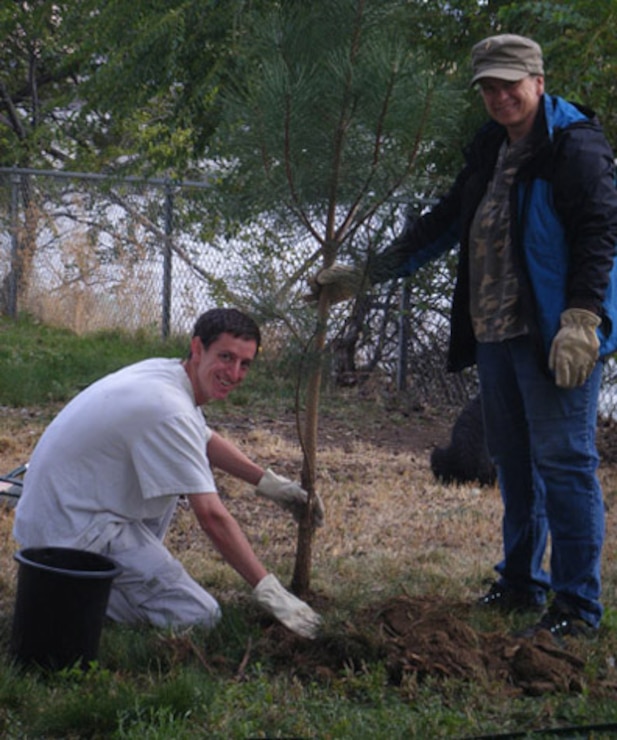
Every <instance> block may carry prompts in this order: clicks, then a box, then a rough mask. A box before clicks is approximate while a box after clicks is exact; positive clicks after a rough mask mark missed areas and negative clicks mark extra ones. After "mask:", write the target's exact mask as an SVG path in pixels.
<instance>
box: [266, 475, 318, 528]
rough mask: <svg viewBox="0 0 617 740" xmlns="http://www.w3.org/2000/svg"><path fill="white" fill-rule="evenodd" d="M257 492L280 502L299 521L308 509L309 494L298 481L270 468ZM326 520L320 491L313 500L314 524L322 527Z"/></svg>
mask: <svg viewBox="0 0 617 740" xmlns="http://www.w3.org/2000/svg"><path fill="white" fill-rule="evenodd" d="M255 492H256V493H257V494H258V495H259V496H263V497H264V498H268V499H270V501H274V503H275V504H278V505H279V506H280V507H281V508H283V509H286V510H287V511H290V512H291V514H292V515H293V518H294V519H295V520H296V521H297V522H299V521H300V520H301V519H302V515H303V514H304V512H305V510H306V502H307V501H308V494H307V492H306V491H305V490H304V488H302V487H301V486H299V485H298V484H297V483H294V482H293V481H290V480H289V479H288V478H283V476H282V475H277V474H276V473H274V472H273V471H272V470H270V469H268V470H266V472H265V473H264V474H263V475H262V476H261V480H260V481H259V483H258V484H257V488H256V489H255ZM323 522H324V507H323V502H322V500H321V498H320V497H319V494H318V493H315V498H314V500H313V525H314V526H316V527H321V526H322V524H323Z"/></svg>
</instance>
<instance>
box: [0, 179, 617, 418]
mask: <svg viewBox="0 0 617 740" xmlns="http://www.w3.org/2000/svg"><path fill="white" fill-rule="evenodd" d="M209 191H210V186H209V185H208V184H206V183H195V182H189V183H186V182H185V183H177V182H169V181H165V180H156V179H150V180H145V179H140V178H125V179H112V178H108V177H105V176H102V175H93V174H83V173H65V172H49V171H37V170H25V169H0V260H1V261H0V264H1V267H0V280H1V283H0V309H1V311H2V313H4V314H8V315H12V316H16V315H17V314H18V313H19V312H26V313H29V314H31V315H33V316H35V317H37V318H38V319H40V320H41V321H43V322H45V323H50V324H54V325H60V326H64V327H67V328H69V329H72V330H73V331H76V332H78V333H86V332H92V331H97V330H101V329H115V328H120V329H123V330H128V331H137V330H149V331H153V332H159V333H160V334H161V335H162V336H168V335H169V334H180V335H181V334H187V333H188V332H190V330H191V328H192V325H193V322H194V320H195V318H196V316H197V315H198V314H199V313H201V312H202V311H204V310H206V309H208V308H211V307H213V306H220V305H236V306H238V307H240V308H242V309H244V310H247V311H249V312H251V313H253V314H254V315H256V317H257V318H258V319H259V320H260V323H262V326H263V325H264V323H265V335H266V336H267V337H268V338H269V341H270V343H271V345H272V346H274V347H278V348H279V350H280V352H281V353H284V352H290V351H292V349H293V348H295V349H296V350H297V351H298V352H299V351H300V348H301V346H302V344H303V343H304V341H305V340H304V339H303V337H306V336H307V335H310V333H311V331H312V327H313V324H314V320H315V319H314V313H313V311H312V309H311V308H310V307H308V306H307V305H306V303H305V302H304V301H302V299H301V296H302V295H303V294H304V293H306V277H307V270H309V269H312V268H311V265H312V258H311V254H312V253H313V249H314V245H313V246H310V245H306V244H303V243H302V242H301V241H299V240H297V239H294V241H293V244H294V247H293V249H290V248H289V247H288V246H287V244H288V243H290V242H289V241H287V242H286V240H285V238H284V236H283V235H282V234H281V233H280V232H279V233H277V229H276V228H274V227H273V225H272V224H271V223H270V224H262V225H257V226H255V225H254V226H253V227H251V228H250V229H248V230H247V231H246V232H244V233H243V234H242V233H240V234H239V233H234V235H233V238H232V237H230V236H229V235H226V236H221V234H220V229H219V228H215V226H219V224H215V223H214V221H215V219H216V216H215V215H214V214H213V212H212V210H211V208H210V205H209V204H210V203H211V192H209ZM453 269H454V258H450V259H444V260H440V261H437V262H436V263H434V264H431V265H429V266H427V267H425V268H423V270H421V271H420V273H418V275H416V276H414V277H413V278H412V279H411V280H410V281H409V282H408V283H407V284H406V285H405V286H401V285H400V284H390V285H389V286H387V287H383V288H380V289H379V290H377V291H372V292H371V293H369V294H367V295H365V296H361V297H360V298H359V299H358V300H357V301H355V303H353V305H351V306H350V305H349V304H346V305H344V306H342V307H341V306H336V307H334V309H333V311H332V316H331V329H330V344H329V347H328V351H329V358H330V363H329V368H330V378H331V381H332V382H333V383H336V384H339V385H349V384H356V383H362V382H365V380H366V379H367V378H369V377H371V376H374V375H375V374H379V375H380V376H381V377H384V376H385V377H386V378H387V379H388V381H389V382H390V383H391V384H393V385H395V386H396V389H397V390H399V391H401V390H404V391H407V392H408V393H409V394H410V395H411V396H413V398H415V399H417V400H418V401H419V402H421V403H428V404H431V405H433V406H441V407H448V408H458V407H460V406H462V405H463V404H464V403H465V401H466V400H467V399H468V398H469V397H470V396H472V395H473V394H475V393H476V392H477V378H476V375H475V372H474V371H473V370H471V371H469V372H466V373H462V374H456V375H453V374H449V373H446V372H445V364H446V363H445V357H446V347H447V343H448V334H449V320H448V314H449V305H450V296H451V290H452V285H453V278H454V273H453ZM601 414H602V415H603V416H605V417H608V418H613V417H615V416H616V415H617V365H616V364H615V361H614V360H613V359H611V360H609V361H608V362H607V363H606V366H605V375H604V382H603V388H602V398H601Z"/></svg>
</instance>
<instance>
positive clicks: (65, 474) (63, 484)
mask: <svg viewBox="0 0 617 740" xmlns="http://www.w3.org/2000/svg"><path fill="white" fill-rule="evenodd" d="M210 436H211V431H210V429H209V428H208V426H207V425H206V421H205V419H204V416H203V413H202V411H201V409H200V408H199V407H197V406H196V405H195V397H194V394H193V389H192V386H191V383H190V380H189V378H188V376H187V374H186V371H185V369H184V367H183V366H182V364H181V362H180V360H177V359H166V358H155V359H150V360H145V361H143V362H138V363H136V364H134V365H130V366H129V367H126V368H123V369H122V370H119V371H118V372H116V373H112V374H111V375H108V376H106V377H104V378H102V379H101V380H98V381H97V382H95V383H93V384H92V385H91V386H90V387H88V388H86V390H84V391H82V392H81V393H80V394H79V395H78V396H76V397H75V398H74V399H73V400H72V401H71V402H70V403H69V404H68V405H67V406H66V407H65V408H64V409H63V410H62V411H61V412H60V414H58V416H57V417H56V418H55V419H54V420H53V422H52V423H51V424H50V425H49V426H48V427H47V429H46V430H45V432H44V433H43V435H42V437H41V439H40V440H39V442H38V444H37V445H36V448H35V450H34V452H33V454H32V457H31V459H30V462H29V466H28V471H27V473H26V476H25V478H24V486H23V490H22V495H21V497H20V499H19V503H18V505H17V508H16V510H15V524H14V529H13V534H14V536H15V538H16V539H17V541H18V542H19V543H20V545H21V546H22V547H39V546H45V545H48V546H49V545H53V546H63V547H77V548H89V549H96V548H98V547H99V546H101V544H102V540H105V539H107V540H108V539H111V538H112V537H113V536H114V535H115V533H117V531H118V527H121V526H122V525H123V524H124V523H126V522H134V521H141V522H143V523H145V524H147V525H148V526H149V527H150V529H152V531H154V532H157V531H159V530H160V529H161V527H164V526H165V523H166V521H168V520H169V518H170V516H171V513H172V511H173V508H174V507H175V505H176V501H177V497H178V495H182V494H191V493H207V492H214V491H216V486H215V483H214V478H213V475H212V471H211V469H210V464H209V462H208V458H207V455H206V446H207V444H208V441H209V439H210Z"/></svg>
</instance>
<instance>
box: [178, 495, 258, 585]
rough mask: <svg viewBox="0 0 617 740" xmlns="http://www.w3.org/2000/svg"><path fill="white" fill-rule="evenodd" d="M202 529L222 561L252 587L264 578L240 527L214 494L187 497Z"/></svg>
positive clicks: (255, 556)
mask: <svg viewBox="0 0 617 740" xmlns="http://www.w3.org/2000/svg"><path fill="white" fill-rule="evenodd" d="M188 499H189V502H190V505H191V508H192V509H193V511H194V513H195V516H196V517H197V520H198V521H199V524H200V526H201V528H202V529H203V530H204V532H205V533H206V534H207V535H208V537H209V538H210V540H211V541H212V544H213V545H214V546H215V547H216V549H217V550H218V551H219V552H220V553H221V555H222V556H223V557H224V558H225V560H226V561H227V562H228V563H229V565H231V567H232V568H233V569H234V570H236V571H237V572H238V573H239V574H240V575H241V576H242V578H244V580H245V581H246V582H247V583H248V584H249V586H251V587H252V588H255V586H256V585H257V584H258V583H259V581H261V579H262V578H264V577H265V576H266V575H267V571H266V569H265V568H264V566H263V565H262V564H261V562H260V561H259V559H258V558H257V555H255V552H254V551H253V548H252V547H251V545H250V543H249V541H248V540H247V539H246V537H245V535H244V533H243V532H242V530H241V529H240V525H239V524H238V522H236V520H235V519H234V518H233V516H232V515H231V514H230V513H229V511H228V510H227V508H226V507H225V504H223V502H222V501H221V499H220V498H219V495H218V494H217V493H201V494H191V495H190V496H188Z"/></svg>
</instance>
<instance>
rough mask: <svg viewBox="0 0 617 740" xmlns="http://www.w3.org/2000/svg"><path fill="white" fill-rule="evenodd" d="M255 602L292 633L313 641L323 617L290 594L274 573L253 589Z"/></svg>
mask: <svg viewBox="0 0 617 740" xmlns="http://www.w3.org/2000/svg"><path fill="white" fill-rule="evenodd" d="M253 597H254V598H255V601H257V603H258V604H259V605H260V606H262V607H263V608H264V609H265V610H266V611H267V612H269V613H270V614H272V616H274V617H276V618H277V619H278V620H279V622H281V623H282V624H284V625H285V627H287V628H288V629H290V630H291V631H292V632H295V633H296V634H297V635H300V636H301V637H308V638H309V639H311V640H313V639H315V637H316V636H317V630H318V629H319V625H320V624H321V617H320V616H319V614H317V612H314V611H313V610H312V609H311V607H310V606H309V605H308V604H305V603H304V601H302V600H301V599H299V598H298V597H297V596H294V595H293V594H291V593H289V591H287V590H285V589H284V588H283V586H282V585H281V582H280V581H279V580H278V578H277V577H276V576H275V575H274V574H273V573H268V575H267V576H265V577H264V578H262V579H261V581H259V583H258V584H257V585H256V586H255V588H254V589H253Z"/></svg>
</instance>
